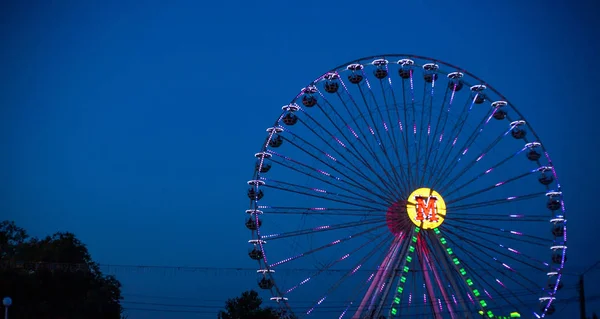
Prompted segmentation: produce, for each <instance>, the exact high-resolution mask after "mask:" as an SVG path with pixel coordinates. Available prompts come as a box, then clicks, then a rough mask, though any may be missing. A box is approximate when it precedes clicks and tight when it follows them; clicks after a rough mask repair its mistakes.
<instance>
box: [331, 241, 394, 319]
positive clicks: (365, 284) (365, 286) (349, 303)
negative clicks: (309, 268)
mask: <svg viewBox="0 0 600 319" xmlns="http://www.w3.org/2000/svg"><path fill="white" fill-rule="evenodd" d="M397 241H398V237H396V238H395V239H394V241H393V242H392V246H391V247H390V249H388V250H387V251H385V250H384V251H383V252H382V255H380V256H379V258H377V259H376V260H382V259H383V260H384V262H382V265H384V264H385V259H386V258H388V257H389V255H390V254H389V251H391V250H393V249H394V246H395V244H396V243H397ZM382 270H383V269H382V267H381V266H379V267H378V268H377V269H375V270H374V271H373V272H371V273H370V275H369V276H368V277H367V279H366V280H364V281H361V282H359V283H358V285H356V286H355V287H354V289H352V290H351V291H354V292H355V293H354V294H352V296H351V297H350V298H349V299H348V300H347V301H346V302H345V304H346V307H345V308H344V311H342V314H341V315H340V316H339V319H342V318H344V316H345V315H346V314H347V313H348V312H349V311H350V312H352V311H354V310H355V309H354V308H355V307H354V304H355V303H358V302H355V301H357V299H358V298H359V295H360V294H361V293H362V292H363V291H365V290H367V291H368V287H369V285H370V283H371V282H372V281H373V280H374V278H375V276H376V274H378V273H379V272H381V271H382ZM371 286H372V284H371ZM351 307H352V309H351ZM358 310H360V305H359V306H358V308H357V313H360V311H358ZM356 316H357V315H356V314H355V315H354V317H356Z"/></svg>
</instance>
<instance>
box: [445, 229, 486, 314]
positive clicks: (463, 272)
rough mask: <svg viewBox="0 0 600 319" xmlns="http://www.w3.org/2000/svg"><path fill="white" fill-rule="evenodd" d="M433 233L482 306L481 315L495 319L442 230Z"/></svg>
mask: <svg viewBox="0 0 600 319" xmlns="http://www.w3.org/2000/svg"><path fill="white" fill-rule="evenodd" d="M433 232H434V233H435V235H436V237H437V238H438V239H439V241H440V243H442V246H444V248H445V249H446V253H447V254H448V256H450V259H451V260H452V264H453V265H454V268H455V269H456V270H457V271H458V272H459V273H460V274H461V276H462V278H463V280H464V281H465V282H466V283H467V287H468V288H469V290H470V291H471V293H472V294H473V297H474V298H475V300H477V302H478V303H479V306H481V309H482V310H481V311H479V314H481V315H487V316H488V317H489V318H494V313H492V311H491V310H487V303H486V302H485V300H484V299H483V298H479V296H481V293H480V292H479V290H477V289H475V288H474V287H473V280H472V279H471V278H469V276H468V274H467V271H466V270H465V268H463V267H461V265H460V264H461V263H460V260H459V259H458V257H456V255H454V252H453V251H452V248H450V247H448V242H447V241H446V238H444V237H442V234H441V232H440V230H439V229H437V228H434V229H433Z"/></svg>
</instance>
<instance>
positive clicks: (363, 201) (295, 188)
mask: <svg viewBox="0 0 600 319" xmlns="http://www.w3.org/2000/svg"><path fill="white" fill-rule="evenodd" d="M261 179H262V181H264V182H269V185H267V184H265V185H263V186H264V187H267V188H269V187H273V188H278V189H280V190H283V189H286V190H289V191H292V192H296V193H297V194H309V193H306V192H307V191H310V192H315V193H318V194H321V195H320V196H317V197H319V198H322V199H327V200H334V198H343V199H345V200H352V202H350V203H354V204H358V205H363V207H365V205H367V206H369V205H374V206H370V207H369V208H376V207H381V208H386V207H387V205H386V204H385V203H382V202H381V201H376V200H373V199H370V198H364V197H356V195H354V196H353V195H348V194H343V193H337V192H334V191H328V190H326V189H322V188H316V187H312V186H302V185H298V184H294V183H288V182H284V181H279V180H274V179H269V178H266V177H262V178H261ZM338 202H340V203H341V202H342V201H338Z"/></svg>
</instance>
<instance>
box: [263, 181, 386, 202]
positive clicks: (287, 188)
mask: <svg viewBox="0 0 600 319" xmlns="http://www.w3.org/2000/svg"><path fill="white" fill-rule="evenodd" d="M265 180H266V179H265ZM266 181H269V180H266ZM279 183H281V182H279ZM284 185H285V184H283V185H278V186H275V185H263V187H265V188H272V189H277V190H280V191H284V192H290V193H296V194H300V195H305V196H309V197H314V198H320V199H324V200H328V201H332V202H337V203H342V204H348V205H351V206H355V207H362V208H366V209H372V210H379V209H381V208H380V207H377V206H370V205H372V204H373V203H368V204H364V203H356V202H350V201H347V200H341V199H336V198H332V197H328V196H326V195H330V194H327V192H326V191H325V190H321V189H317V190H312V189H306V188H305V187H304V186H302V188H303V190H311V191H313V192H315V193H309V192H306V191H302V190H298V189H292V188H291V187H294V186H296V185H287V186H284ZM321 194H324V195H321ZM340 197H343V196H340ZM343 198H344V197H343ZM345 198H347V197H345ZM374 204H375V205H378V204H377V203H374Z"/></svg>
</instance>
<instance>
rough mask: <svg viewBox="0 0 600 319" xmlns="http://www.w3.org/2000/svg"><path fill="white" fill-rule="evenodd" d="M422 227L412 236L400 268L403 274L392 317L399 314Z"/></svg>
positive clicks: (393, 304) (395, 297)
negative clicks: (407, 276) (410, 265)
mask: <svg viewBox="0 0 600 319" xmlns="http://www.w3.org/2000/svg"><path fill="white" fill-rule="evenodd" d="M420 230H421V229H420V228H419V227H415V231H414V233H413V236H412V238H411V242H410V244H409V246H408V253H407V254H406V258H404V261H403V263H402V266H401V267H400V269H402V274H401V275H400V279H399V280H398V286H397V288H396V292H395V293H394V301H393V303H392V308H391V309H390V317H392V318H395V317H396V316H398V308H397V307H398V306H399V305H400V301H401V300H402V292H403V291H404V284H405V283H406V274H408V271H409V270H410V267H409V266H408V265H409V264H410V262H411V261H412V260H413V255H414V254H415V250H416V249H415V246H416V244H417V240H418V235H419V231H420Z"/></svg>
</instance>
